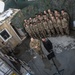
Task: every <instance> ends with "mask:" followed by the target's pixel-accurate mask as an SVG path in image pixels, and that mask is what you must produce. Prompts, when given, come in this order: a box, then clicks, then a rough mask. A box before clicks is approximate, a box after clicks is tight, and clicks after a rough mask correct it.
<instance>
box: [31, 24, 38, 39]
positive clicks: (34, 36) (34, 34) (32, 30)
mask: <svg viewBox="0 0 75 75" xmlns="http://www.w3.org/2000/svg"><path fill="white" fill-rule="evenodd" d="M30 30H31V32H32V35H33V38H37V36H36V33H35V31H34V25H32V24H30Z"/></svg>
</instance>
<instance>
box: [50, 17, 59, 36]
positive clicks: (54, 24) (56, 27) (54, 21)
mask: <svg viewBox="0 0 75 75" xmlns="http://www.w3.org/2000/svg"><path fill="white" fill-rule="evenodd" d="M51 20H52V23H53V26H54V28H55V30H56V32H57V34H58V35H59V30H58V26H57V22H56V19H55V18H54V16H52V17H51Z"/></svg>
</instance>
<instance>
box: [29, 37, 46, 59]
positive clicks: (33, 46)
mask: <svg viewBox="0 0 75 75" xmlns="http://www.w3.org/2000/svg"><path fill="white" fill-rule="evenodd" d="M30 48H31V49H33V50H34V51H35V52H36V53H38V54H39V55H40V56H41V58H44V57H45V55H44V53H43V51H42V49H41V42H40V40H38V39H33V38H31V41H30Z"/></svg>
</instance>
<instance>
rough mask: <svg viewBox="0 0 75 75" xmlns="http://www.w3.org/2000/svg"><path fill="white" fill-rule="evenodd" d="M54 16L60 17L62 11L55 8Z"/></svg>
mask: <svg viewBox="0 0 75 75" xmlns="http://www.w3.org/2000/svg"><path fill="white" fill-rule="evenodd" d="M54 16H55V17H59V18H60V13H59V12H58V11H57V10H55V11H54Z"/></svg>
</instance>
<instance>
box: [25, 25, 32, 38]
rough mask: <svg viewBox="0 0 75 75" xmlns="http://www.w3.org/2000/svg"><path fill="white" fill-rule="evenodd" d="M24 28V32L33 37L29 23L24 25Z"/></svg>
mask: <svg viewBox="0 0 75 75" xmlns="http://www.w3.org/2000/svg"><path fill="white" fill-rule="evenodd" d="M25 30H26V32H27V33H28V34H29V36H30V37H33V35H32V32H31V30H30V27H29V25H26V26H25Z"/></svg>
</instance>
